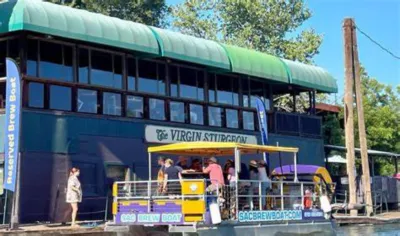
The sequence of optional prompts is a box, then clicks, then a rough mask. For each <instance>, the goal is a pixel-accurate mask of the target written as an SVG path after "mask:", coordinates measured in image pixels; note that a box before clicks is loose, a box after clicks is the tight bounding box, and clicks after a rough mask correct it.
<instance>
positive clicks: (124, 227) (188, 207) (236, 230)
mask: <svg viewBox="0 0 400 236" xmlns="http://www.w3.org/2000/svg"><path fill="white" fill-rule="evenodd" d="M298 151H299V150H298V148H292V147H280V146H264V145H253V144H241V143H225V142H224V143H222V142H184V143H175V144H168V145H162V146H155V147H149V148H148V163H149V166H148V171H149V179H148V180H140V181H120V182H115V183H114V185H113V198H114V200H113V209H112V212H113V216H114V217H113V221H112V222H109V223H107V225H106V227H105V230H106V231H114V232H115V231H118V232H121V231H129V230H131V229H132V228H135V227H142V228H154V227H155V226H162V227H164V229H165V231H166V232H168V233H169V234H181V235H182V234H183V235H185V234H187V235H199V236H203V235H215V236H217V235H249V236H253V235H254V236H258V235H310V234H311V235H335V224H334V221H333V220H332V219H331V217H330V214H329V213H330V212H329V211H330V209H329V206H326V204H328V205H329V203H326V202H329V201H328V200H327V196H326V195H324V193H323V192H315V190H316V189H319V190H321V189H323V188H322V187H321V186H320V187H318V186H319V185H320V184H321V183H320V182H313V181H299V179H298V176H297V153H298ZM276 152H285V153H289V154H292V156H293V163H294V164H293V178H292V180H291V181H287V180H283V179H279V180H278V181H271V188H270V189H269V191H268V192H266V193H264V194H265V195H262V194H263V192H264V191H261V189H262V186H263V182H261V181H258V180H253V181H251V180H245V179H239V176H240V172H241V166H242V164H241V163H242V161H244V160H242V159H245V158H248V157H249V156H251V154H263V153H276ZM156 155H167V156H191V157H193V156H195V157H200V158H202V159H203V164H204V159H206V158H209V157H215V158H216V159H219V158H223V157H234V163H235V164H234V165H235V171H236V176H237V177H238V178H237V181H236V182H234V184H233V185H229V186H226V185H223V184H219V183H215V181H214V182H213V183H212V181H211V182H210V180H208V179H206V178H184V179H183V180H181V181H179V180H168V181H169V182H171V183H172V182H175V183H174V184H171V185H168V186H175V187H176V188H177V189H175V190H173V189H168V192H169V191H171V194H162V193H160V192H159V191H158V189H159V185H160V182H158V181H157V180H152V178H151V177H152V169H153V168H152V167H153V165H152V163H154V162H153V159H154V156H156ZM286 156H287V155H286ZM168 184H169V183H168ZM250 189H252V190H251V191H249V190H250ZM310 192H312V195H310V194H309V193H310ZM321 202H322V204H321ZM310 203H311V204H310ZM324 205H325V206H324Z"/></svg>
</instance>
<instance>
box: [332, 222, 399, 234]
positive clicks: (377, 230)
mask: <svg viewBox="0 0 400 236" xmlns="http://www.w3.org/2000/svg"><path fill="white" fill-rule="evenodd" d="M358 235H360V236H400V224H385V225H352V226H343V227H338V232H337V236H358Z"/></svg>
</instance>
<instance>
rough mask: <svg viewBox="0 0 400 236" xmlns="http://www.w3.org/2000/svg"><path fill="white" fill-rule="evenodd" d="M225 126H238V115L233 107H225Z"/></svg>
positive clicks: (235, 127)
mask: <svg viewBox="0 0 400 236" xmlns="http://www.w3.org/2000/svg"><path fill="white" fill-rule="evenodd" d="M225 112H226V127H228V128H234V129H237V128H239V117H238V111H237V110H233V109H226V110H225Z"/></svg>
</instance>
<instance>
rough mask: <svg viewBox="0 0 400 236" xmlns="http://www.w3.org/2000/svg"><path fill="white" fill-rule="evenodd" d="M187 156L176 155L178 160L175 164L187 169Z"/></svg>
mask: <svg viewBox="0 0 400 236" xmlns="http://www.w3.org/2000/svg"><path fill="white" fill-rule="evenodd" d="M187 162H188V161H187V158H186V157H184V156H180V157H178V162H177V163H176V166H179V167H181V168H182V169H183V170H187V169H189V166H188V164H187Z"/></svg>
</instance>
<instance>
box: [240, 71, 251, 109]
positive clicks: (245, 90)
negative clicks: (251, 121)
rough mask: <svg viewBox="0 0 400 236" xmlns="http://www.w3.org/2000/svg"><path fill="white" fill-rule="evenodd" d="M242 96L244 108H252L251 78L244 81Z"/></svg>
mask: <svg viewBox="0 0 400 236" xmlns="http://www.w3.org/2000/svg"><path fill="white" fill-rule="evenodd" d="M242 94H243V106H244V107H249V106H250V84H249V78H243V79H242Z"/></svg>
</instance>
